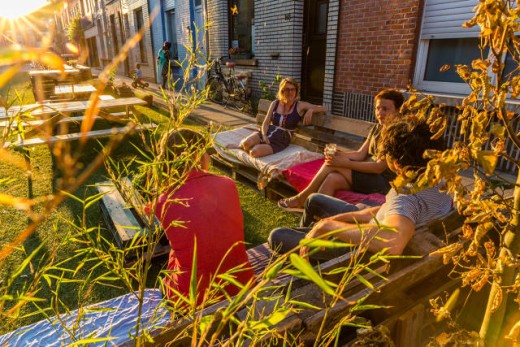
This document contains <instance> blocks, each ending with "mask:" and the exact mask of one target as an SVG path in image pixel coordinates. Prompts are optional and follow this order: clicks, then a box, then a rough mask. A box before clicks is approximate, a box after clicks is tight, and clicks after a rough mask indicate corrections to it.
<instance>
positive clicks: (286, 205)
mask: <svg viewBox="0 0 520 347" xmlns="http://www.w3.org/2000/svg"><path fill="white" fill-rule="evenodd" d="M290 200H291V198H287V199H280V200H278V207H280V208H281V209H282V210H285V211H287V212H300V213H303V207H292V206H289V201H290ZM295 200H297V199H295Z"/></svg>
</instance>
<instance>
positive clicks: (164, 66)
mask: <svg viewBox="0 0 520 347" xmlns="http://www.w3.org/2000/svg"><path fill="white" fill-rule="evenodd" d="M171 47H172V43H171V42H170V41H164V44H163V46H162V47H161V49H160V50H159V53H157V66H158V68H159V69H161V77H162V80H161V87H162V88H163V89H164V88H166V84H167V83H168V76H169V75H170V59H171V53H170V48H171Z"/></svg>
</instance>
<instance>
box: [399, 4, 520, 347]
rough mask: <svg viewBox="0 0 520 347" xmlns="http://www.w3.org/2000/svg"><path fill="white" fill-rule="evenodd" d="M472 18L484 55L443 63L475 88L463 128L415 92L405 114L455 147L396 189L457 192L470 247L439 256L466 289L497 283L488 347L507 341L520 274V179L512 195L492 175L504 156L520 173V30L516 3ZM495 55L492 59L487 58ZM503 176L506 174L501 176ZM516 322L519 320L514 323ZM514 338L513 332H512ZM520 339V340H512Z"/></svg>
mask: <svg viewBox="0 0 520 347" xmlns="http://www.w3.org/2000/svg"><path fill="white" fill-rule="evenodd" d="M474 11H475V15H474V17H473V18H472V19H471V20H469V21H468V22H467V23H465V25H464V26H466V27H473V26H476V25H478V26H479V27H480V29H481V31H480V44H479V47H480V49H481V52H482V53H481V58H479V59H475V60H473V62H472V64H471V66H467V65H455V66H453V67H451V66H444V67H443V68H442V69H441V70H446V69H449V68H454V69H456V71H457V73H458V75H459V76H460V77H461V79H462V80H463V81H464V82H465V83H466V84H467V85H468V87H469V88H470V93H469V95H468V96H467V97H465V98H464V100H463V101H462V103H461V105H459V106H457V109H458V111H459V115H458V121H459V122H460V127H459V128H457V129H456V130H455V129H454V128H453V127H448V124H449V123H450V119H448V117H447V116H446V115H445V113H444V112H443V109H444V107H445V106H444V105H435V103H434V100H433V98H432V97H430V96H424V95H419V93H417V92H416V91H412V92H413V95H412V96H411V97H410V99H409V100H408V101H407V103H406V105H405V109H406V110H408V111H410V112H413V113H416V114H418V115H419V116H420V117H427V118H428V121H429V124H430V127H431V128H432V129H434V130H435V132H436V135H435V136H442V133H443V132H444V131H445V130H448V131H452V132H454V133H453V134H452V136H453V137H454V138H455V139H456V141H455V143H454V144H453V146H452V148H450V149H448V150H446V151H444V152H443V153H433V152H432V153H428V156H429V158H431V160H430V163H429V164H428V167H427V169H426V170H425V171H424V172H422V173H418V176H417V173H414V174H412V173H409V172H408V173H403V175H401V177H400V180H397V181H396V182H397V183H398V185H401V186H402V185H403V184H407V183H409V182H410V181H413V180H415V179H416V178H417V181H416V182H415V184H416V187H417V189H422V188H424V187H427V186H432V185H435V184H438V183H439V182H440V181H441V180H444V181H445V188H446V189H447V190H448V191H449V192H450V193H452V194H453V195H454V198H455V203H456V205H457V208H458V210H459V212H460V213H461V214H462V215H463V216H465V217H466V220H465V224H464V225H463V227H462V234H461V239H462V240H463V241H464V242H460V243H456V244H452V245H449V246H447V247H446V248H444V249H443V250H441V251H439V252H438V254H443V255H444V259H445V261H451V262H453V264H454V265H455V272H457V273H458V274H459V275H460V276H461V278H462V285H463V286H471V288H472V289H473V290H476V291H479V290H481V289H482V288H483V287H484V286H487V285H489V284H491V292H490V294H489V298H488V304H487V308H486V313H485V316H484V319H483V322H482V325H481V328H480V336H481V337H482V338H484V339H485V341H486V345H489V346H494V345H500V344H502V343H505V342H504V337H505V335H506V334H507V331H504V330H503V329H504V327H505V326H504V321H505V319H506V317H513V316H511V314H513V313H515V312H517V311H518V306H517V304H518V302H519V301H518V295H519V289H520V277H518V258H517V255H518V253H519V252H520V234H519V233H520V214H519V211H520V185H519V183H520V176H518V174H517V179H516V182H509V183H511V184H513V185H514V192H513V195H512V197H508V196H506V195H505V193H504V191H503V190H502V189H500V188H497V186H496V184H495V183H496V182H495V180H494V179H493V175H497V176H500V174H499V173H497V172H496V171H495V170H496V166H497V163H498V161H499V159H502V160H506V161H509V162H511V163H512V164H513V166H514V167H515V168H517V169H518V167H519V165H520V161H519V160H518V159H516V158H515V157H514V156H513V155H512V154H511V150H513V149H514V150H515V151H517V150H519V149H520V137H519V134H518V132H517V131H516V130H515V128H514V125H515V124H516V122H517V119H518V114H515V113H514V112H512V111H511V110H509V109H508V106H507V100H508V97H511V98H512V99H516V98H517V97H518V96H519V95H520V76H518V72H519V68H518V64H519V62H520V40H519V39H518V37H517V36H516V35H515V33H517V32H518V31H519V30H520V23H519V19H520V17H519V15H520V12H519V10H518V8H517V2H516V1H507V0H486V1H484V0H480V1H479V3H478V5H477V6H476V7H475V10H474ZM488 50H489V54H487V53H485V52H487V51H488ZM506 56H507V57H509V58H510V59H512V61H514V64H515V68H514V70H513V72H511V73H509V74H506V73H505V72H504V71H505V57H506ZM466 169H471V170H472V171H473V177H474V180H475V182H474V185H473V187H470V188H468V187H465V186H464V185H463V184H462V180H461V177H460V172H461V171H462V170H466ZM501 178H502V177H501ZM510 294H513V295H516V300H515V302H516V303H515V304H514V305H509V306H508V305H507V303H508V302H509V301H508V296H509V295H510ZM515 319H517V318H515ZM510 336H511V334H510ZM514 340H515V341H516V342H518V336H515V337H514Z"/></svg>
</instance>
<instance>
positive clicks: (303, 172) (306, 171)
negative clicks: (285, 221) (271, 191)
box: [282, 159, 385, 204]
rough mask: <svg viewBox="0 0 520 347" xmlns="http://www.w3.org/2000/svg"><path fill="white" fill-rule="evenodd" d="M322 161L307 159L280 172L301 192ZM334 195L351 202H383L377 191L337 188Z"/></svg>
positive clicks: (381, 195) (383, 198) (383, 199)
mask: <svg viewBox="0 0 520 347" xmlns="http://www.w3.org/2000/svg"><path fill="white" fill-rule="evenodd" d="M323 161H324V159H318V160H314V161H309V162H307V163H303V164H299V165H295V166H293V167H290V168H288V169H285V170H283V171H282V172H283V175H284V177H285V179H286V180H287V182H289V183H290V184H291V185H292V186H293V187H294V188H295V189H296V190H297V191H299V192H301V191H302V190H303V189H304V188H305V187H307V185H308V184H309V183H310V182H311V180H312V178H313V177H314V176H315V175H316V173H317V172H318V170H319V169H320V167H321V165H323ZM335 197H336V198H338V199H341V200H344V201H346V202H349V203H351V204H357V203H358V202H362V201H363V200H370V201H373V202H376V203H378V204H382V203H384V202H385V196H384V195H383V194H379V193H373V194H362V193H355V192H351V191H348V190H338V191H336V195H335Z"/></svg>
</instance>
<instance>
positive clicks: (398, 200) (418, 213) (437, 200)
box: [370, 186, 453, 228]
mask: <svg viewBox="0 0 520 347" xmlns="http://www.w3.org/2000/svg"><path fill="white" fill-rule="evenodd" d="M452 206H453V200H452V199H451V196H449V195H448V194H446V193H442V192H440V191H439V186H437V187H434V188H428V189H425V190H422V191H420V192H418V193H416V194H398V193H397V192H396V191H395V190H394V189H393V188H392V189H390V191H389V192H388V194H386V202H385V203H384V204H383V205H381V208H380V209H379V211H378V212H377V214H376V216H375V218H373V219H372V220H371V221H370V224H375V220H377V221H379V222H381V221H383V220H384V219H385V217H386V216H391V215H400V216H404V217H406V218H408V219H410V220H411V221H412V222H413V223H414V224H415V227H416V228H417V227H419V226H422V225H425V224H427V223H429V222H431V221H434V220H436V219H440V218H442V217H444V216H446V215H447V214H448V213H449V212H450V211H451V208H452Z"/></svg>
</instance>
